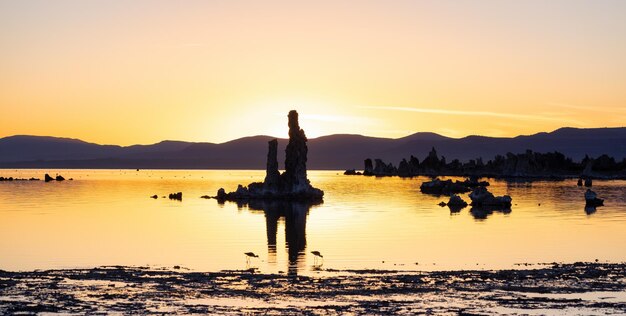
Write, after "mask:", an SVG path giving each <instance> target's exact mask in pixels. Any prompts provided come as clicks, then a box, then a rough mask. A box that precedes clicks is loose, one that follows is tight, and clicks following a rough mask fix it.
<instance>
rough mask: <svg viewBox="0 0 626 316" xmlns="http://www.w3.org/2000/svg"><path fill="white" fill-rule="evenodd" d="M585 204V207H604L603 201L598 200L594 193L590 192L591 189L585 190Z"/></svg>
mask: <svg viewBox="0 0 626 316" xmlns="http://www.w3.org/2000/svg"><path fill="white" fill-rule="evenodd" d="M585 202H586V206H602V205H604V200H603V199H599V198H598V196H597V194H596V192H593V191H591V189H587V192H585Z"/></svg>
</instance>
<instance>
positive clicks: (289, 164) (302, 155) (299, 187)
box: [215, 111, 324, 201]
mask: <svg viewBox="0 0 626 316" xmlns="http://www.w3.org/2000/svg"><path fill="white" fill-rule="evenodd" d="M288 118H289V123H288V124H289V143H288V144H287V148H286V150H285V154H286V158H285V172H284V173H283V174H280V173H279V171H278V159H277V152H278V141H277V140H276V139H274V140H271V141H270V142H269V146H268V147H269V148H268V153H267V169H266V174H265V180H264V181H263V182H254V183H250V184H249V185H248V186H247V187H245V186H242V185H239V186H238V187H237V190H236V191H235V192H230V193H226V191H225V190H224V189H223V188H220V189H219V190H218V191H217V196H216V197H215V198H216V199H217V200H218V201H242V200H250V199H277V200H280V199H286V200H307V201H317V200H322V197H323V196H324V192H323V191H322V190H320V189H316V188H314V187H313V186H311V183H310V181H309V179H308V178H307V174H306V162H307V153H308V148H307V145H306V142H307V138H306V135H305V134H304V130H302V129H301V128H300V124H299V122H298V112H296V111H290V112H289V115H288Z"/></svg>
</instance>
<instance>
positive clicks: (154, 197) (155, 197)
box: [151, 194, 159, 199]
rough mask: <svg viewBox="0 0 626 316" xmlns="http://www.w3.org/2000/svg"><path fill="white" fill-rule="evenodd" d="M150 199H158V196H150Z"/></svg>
mask: <svg viewBox="0 0 626 316" xmlns="http://www.w3.org/2000/svg"><path fill="white" fill-rule="evenodd" d="M151 198H153V199H158V198H159V196H158V195H156V194H155V195H153V196H151Z"/></svg>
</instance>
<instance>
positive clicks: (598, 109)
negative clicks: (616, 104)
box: [546, 102, 626, 114]
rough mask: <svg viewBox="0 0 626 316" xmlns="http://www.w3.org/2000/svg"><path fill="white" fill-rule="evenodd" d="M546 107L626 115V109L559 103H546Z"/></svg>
mask: <svg viewBox="0 0 626 316" xmlns="http://www.w3.org/2000/svg"><path fill="white" fill-rule="evenodd" d="M546 105H549V106H556V107H560V108H566V109H573V110H582V111H593V112H607V113H619V114H626V108H610V107H602V106H592V105H574V104H565V103H557V102H548V103H546Z"/></svg>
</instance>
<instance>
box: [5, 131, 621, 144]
mask: <svg viewBox="0 0 626 316" xmlns="http://www.w3.org/2000/svg"><path fill="white" fill-rule="evenodd" d="M614 128H626V126H603V127H571V126H563V127H559V128H557V129H554V130H552V131H549V132H548V131H543V132H536V133H532V134H518V135H515V136H489V135H479V134H468V135H465V136H462V137H452V136H446V135H443V134H439V133H436V132H426V131H421V132H413V133H411V134H409V135H406V136H402V137H397V138H391V137H380V136H372V135H364V134H354V133H337V134H328V135H322V136H317V137H311V138H308V139H309V140H312V139H319V138H322V137H331V136H363V137H369V138H378V139H389V140H399V139H403V138H407V137H410V136H413V135H416V134H435V135H438V136H441V137H445V138H449V139H463V138H467V137H476V136H477V137H487V138H515V137H520V136H533V135H537V134H542V133H548V134H549V133H553V132H556V131H558V130H561V129H614ZM10 137H42V138H43V137H49V138H56V139H67V140H77V141H81V142H85V143H88V144H95V145H100V146H119V147H132V146H150V145H156V144H160V143H163V142H181V143H190V144H212V145H221V144H226V143H230V142H233V141H237V140H241V139H244V138H253V137H271V138H275V139H283V140H285V139H288V137H276V136H272V135H264V134H259V135H250V136H242V137H238V138H234V139H231V140H227V141H224V142H221V143H214V142H208V141H186V140H174V139H163V140H160V141H157V142H154V143H144V144H131V145H119V144H110V143H97V142H92V141H87V140H84V139H82V138H75V137H67V136H51V135H32V134H30V135H29V134H14V135H8V136H3V137H0V140H2V139H5V138H10Z"/></svg>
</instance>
